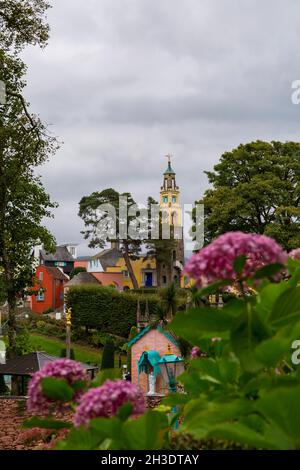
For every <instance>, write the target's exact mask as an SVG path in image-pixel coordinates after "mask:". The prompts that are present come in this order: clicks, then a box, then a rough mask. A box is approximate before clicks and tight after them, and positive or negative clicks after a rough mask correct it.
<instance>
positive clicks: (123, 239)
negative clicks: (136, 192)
mask: <svg viewBox="0 0 300 470" xmlns="http://www.w3.org/2000/svg"><path fill="white" fill-rule="evenodd" d="M120 197H125V198H126V201H127V205H126V208H125V213H124V214H123V213H122V211H120V205H119V202H120ZM109 206H110V207H112V208H113V209H114V211H115V214H112V213H111V212H110V210H109ZM134 206H135V201H134V199H133V198H132V196H131V194H130V193H119V192H118V191H116V190H114V189H112V188H108V189H104V190H103V191H100V192H99V191H98V192H94V193H92V194H91V195H90V196H84V197H83V198H82V199H81V200H80V202H79V214H78V215H79V216H80V217H81V218H82V220H83V222H84V225H85V230H83V231H82V234H83V236H84V238H85V239H86V240H89V247H91V248H104V247H105V246H106V243H107V242H112V241H118V242H120V250H121V252H122V254H123V256H124V260H125V263H126V267H127V270H128V273H129V276H130V279H131V281H132V284H133V287H134V289H137V288H138V283H137V280H136V277H135V274H134V271H133V269H132V264H131V259H134V258H136V257H137V256H139V254H140V252H141V244H142V240H141V239H133V238H131V237H130V236H127V234H128V232H130V224H131V223H132V221H133V220H134V216H133V215H130V209H131V208H133V207H134ZM114 215H115V217H114ZM113 219H114V220H113ZM124 228H125V231H126V236H123V234H122V232H123V229H124Z"/></svg>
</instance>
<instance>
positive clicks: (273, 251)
mask: <svg viewBox="0 0 300 470" xmlns="http://www.w3.org/2000/svg"><path fill="white" fill-rule="evenodd" d="M242 255H245V256H246V257H247V261H246V264H245V267H244V270H243V273H242V274H243V276H244V277H250V276H252V275H253V274H254V273H255V272H256V271H257V269H259V268H261V267H263V266H266V265H268V264H273V263H281V264H284V263H285V262H286V260H287V253H286V252H285V251H284V250H283V249H282V248H281V246H280V245H278V243H277V242H275V240H273V239H272V238H270V237H267V236H265V235H258V234H253V233H243V232H228V233H225V234H224V235H221V236H219V237H218V238H216V240H214V241H213V242H212V243H211V244H210V245H208V246H206V247H205V248H203V249H202V250H201V251H199V253H196V254H194V255H193V256H192V257H191V259H190V260H189V261H188V263H187V265H186V267H185V269H184V272H185V273H187V274H188V275H189V276H190V277H191V278H192V279H194V280H195V281H196V283H197V284H198V285H199V286H203V285H208V284H212V283H214V282H216V281H220V280H232V281H235V280H236V278H237V276H236V273H235V272H234V268H233V266H234V261H235V259H236V258H237V257H238V256H242Z"/></svg>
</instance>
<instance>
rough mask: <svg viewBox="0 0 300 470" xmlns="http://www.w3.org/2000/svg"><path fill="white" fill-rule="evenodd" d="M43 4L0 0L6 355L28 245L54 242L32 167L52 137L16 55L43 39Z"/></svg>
mask: <svg viewBox="0 0 300 470" xmlns="http://www.w3.org/2000/svg"><path fill="white" fill-rule="evenodd" d="M48 7H49V4H48V2H45V1H43V0H24V1H16V0H5V1H0V26H1V29H0V31H1V32H0V80H2V81H3V82H4V83H5V86H6V98H7V99H6V103H5V104H4V105H0V267H1V271H2V273H3V284H4V289H5V292H6V296H7V301H8V308H9V332H8V339H9V347H8V356H9V357H14V356H15V355H16V353H17V344H16V305H17V300H18V298H19V296H20V294H22V292H24V291H25V290H26V288H27V287H28V286H30V285H31V284H32V280H33V264H32V261H33V260H32V257H31V253H32V248H33V246H34V245H36V244H38V243H43V244H44V245H45V248H46V249H47V250H51V249H52V248H53V245H54V239H53V237H52V236H51V234H50V233H49V231H48V230H47V229H46V228H45V227H44V226H43V225H42V220H43V218H44V217H47V216H51V209H52V208H53V207H54V204H53V203H51V201H50V198H49V195H48V194H47V193H46V192H45V190H44V188H43V186H42V183H41V181H40V179H39V177H38V176H36V172H35V170H36V167H37V166H39V165H41V164H42V163H44V162H45V161H46V160H47V159H48V158H49V156H51V155H52V154H53V153H54V152H55V150H56V149H57V141H56V139H55V138H54V137H52V136H49V135H48V133H47V129H46V127H45V126H44V125H43V123H42V122H41V120H40V119H39V118H38V117H37V116H36V115H34V114H32V113H31V112H30V110H29V103H28V102H27V101H26V99H25V98H24V96H23V89H24V86H25V81H24V76H25V73H26V66H25V64H24V63H23V62H22V60H21V59H20V57H19V55H18V54H19V53H20V52H21V50H22V49H23V48H24V47H25V46H26V45H28V44H31V45H39V46H41V47H43V46H44V45H45V44H46V42H47V39H48V31H49V27H48V25H47V23H46V22H45V12H46V10H47V9H48Z"/></svg>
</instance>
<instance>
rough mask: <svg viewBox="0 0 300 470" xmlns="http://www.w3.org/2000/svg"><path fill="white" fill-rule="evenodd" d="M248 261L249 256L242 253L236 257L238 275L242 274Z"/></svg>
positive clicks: (234, 267) (235, 265)
mask: <svg viewBox="0 0 300 470" xmlns="http://www.w3.org/2000/svg"><path fill="white" fill-rule="evenodd" d="M246 262H247V256H245V255H241V256H238V257H237V258H235V260H234V263H233V269H234V272H235V273H236V274H238V275H240V274H242V272H243V269H244V267H245V264H246Z"/></svg>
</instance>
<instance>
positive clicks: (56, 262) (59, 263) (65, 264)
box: [54, 261, 67, 268]
mask: <svg viewBox="0 0 300 470" xmlns="http://www.w3.org/2000/svg"><path fill="white" fill-rule="evenodd" d="M54 265H55V266H57V267H58V268H63V267H65V266H67V263H66V261H55V263H54Z"/></svg>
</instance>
